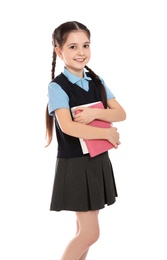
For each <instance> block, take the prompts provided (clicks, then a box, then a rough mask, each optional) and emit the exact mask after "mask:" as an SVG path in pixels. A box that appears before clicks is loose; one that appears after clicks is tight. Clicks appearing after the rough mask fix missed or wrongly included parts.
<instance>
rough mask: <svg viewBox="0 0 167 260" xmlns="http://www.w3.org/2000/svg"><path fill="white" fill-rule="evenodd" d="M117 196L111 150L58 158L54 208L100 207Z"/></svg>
mask: <svg viewBox="0 0 167 260" xmlns="http://www.w3.org/2000/svg"><path fill="white" fill-rule="evenodd" d="M117 196H118V195H117V189H116V184H115V179H114V173H113V168H112V164H111V161H110V159H109V156H108V152H105V153H103V154H100V155H98V156H96V157H93V158H90V156H89V155H84V156H82V157H77V158H69V159H63V158H61V159H57V162H56V169H55V180H54V185H53V191H52V198H51V205H50V210H54V211H61V210H70V211H89V210H98V209H102V208H104V207H105V205H111V204H113V203H114V202H115V200H116V197H117Z"/></svg>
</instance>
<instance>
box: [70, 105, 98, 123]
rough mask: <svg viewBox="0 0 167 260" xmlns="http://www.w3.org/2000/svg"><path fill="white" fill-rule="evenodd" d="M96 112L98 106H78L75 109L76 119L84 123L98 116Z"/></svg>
mask: <svg viewBox="0 0 167 260" xmlns="http://www.w3.org/2000/svg"><path fill="white" fill-rule="evenodd" d="M96 113H97V109H96V108H89V107H78V108H76V109H75V111H74V114H75V116H74V121H75V122H78V123H82V124H89V123H90V122H92V121H93V120H94V119H95V118H96Z"/></svg>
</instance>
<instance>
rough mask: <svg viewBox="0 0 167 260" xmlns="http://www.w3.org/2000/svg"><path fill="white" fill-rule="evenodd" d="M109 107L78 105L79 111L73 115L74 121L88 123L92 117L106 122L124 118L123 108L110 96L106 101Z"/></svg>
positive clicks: (118, 120)
mask: <svg viewBox="0 0 167 260" xmlns="http://www.w3.org/2000/svg"><path fill="white" fill-rule="evenodd" d="M107 105H108V108H109V109H99V108H88V107H82V106H81V107H79V108H78V109H79V110H81V111H82V112H81V113H78V114H76V115H75V117H74V120H75V122H82V123H85V124H88V123H90V122H91V121H93V120H94V119H100V120H104V121H107V122H120V121H123V120H125V119H126V113H125V110H124V109H123V108H122V106H121V105H120V104H119V103H118V102H117V101H116V99H115V98H111V99H109V100H108V101H107Z"/></svg>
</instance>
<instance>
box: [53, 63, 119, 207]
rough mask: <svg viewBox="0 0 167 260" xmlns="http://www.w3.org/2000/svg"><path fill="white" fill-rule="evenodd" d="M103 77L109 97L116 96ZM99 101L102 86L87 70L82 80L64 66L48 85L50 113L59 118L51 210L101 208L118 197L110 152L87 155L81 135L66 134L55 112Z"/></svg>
mask: <svg viewBox="0 0 167 260" xmlns="http://www.w3.org/2000/svg"><path fill="white" fill-rule="evenodd" d="M101 80H102V82H103V84H104V86H105V90H106V94H107V99H110V98H114V95H113V93H112V92H111V91H110V90H109V89H108V88H107V86H106V85H105V82H104V81H103V79H101ZM96 101H101V94H100V89H99V87H98V86H97V85H96V84H95V83H94V81H93V80H92V79H91V78H90V76H89V73H87V72H85V71H84V78H82V79H81V78H78V77H77V76H75V75H74V74H72V73H70V72H69V71H68V70H67V69H66V68H64V71H63V72H62V73H61V74H60V75H58V76H57V77H56V78H55V79H54V80H53V81H52V82H51V83H50V84H49V86H48V108H49V114H50V115H52V116H54V119H55V131H56V137H57V142H58V149H57V158H56V168H55V179H54V184H53V191H52V197H51V204H50V210H54V211H61V210H70V211H89V210H98V209H102V208H104V207H105V205H111V204H113V203H114V202H115V200H116V197H117V189H116V184H115V178H114V173H113V168H112V164H111V161H110V158H109V156H108V152H105V153H102V154H100V155H97V156H95V157H93V158H91V157H90V156H89V154H84V155H83V153H82V149H81V145H80V141H79V138H75V137H72V136H69V135H67V134H65V133H63V132H62V131H61V128H60V126H59V124H58V121H57V119H56V117H55V114H54V111H55V110H56V109H58V108H69V109H71V107H74V106H82V105H84V104H86V103H92V102H96ZM71 116H72V114H71Z"/></svg>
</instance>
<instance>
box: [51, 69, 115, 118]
mask: <svg viewBox="0 0 167 260" xmlns="http://www.w3.org/2000/svg"><path fill="white" fill-rule="evenodd" d="M63 74H64V75H65V76H66V77H67V78H68V80H69V81H70V82H71V83H73V84H76V85H78V87H80V88H82V89H84V90H85V91H88V90H89V81H90V80H92V79H91V78H90V77H88V76H87V75H86V73H85V71H84V77H83V78H79V77H77V76H76V75H74V74H72V73H71V72H69V71H68V70H67V69H66V68H64V71H63ZM100 80H101V81H102V83H103V85H104V87H105V90H106V94H107V100H109V99H111V98H115V96H114V95H113V93H112V92H111V91H110V89H109V88H108V87H107V86H106V84H105V82H104V80H103V79H102V78H100ZM48 99H49V101H48V109H49V114H50V115H52V116H54V115H55V114H54V111H55V110H56V109H58V108H70V107H69V97H68V95H67V94H66V92H65V91H64V90H63V89H62V88H61V87H60V85H58V84H57V83H55V82H51V83H49V86H48Z"/></svg>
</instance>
